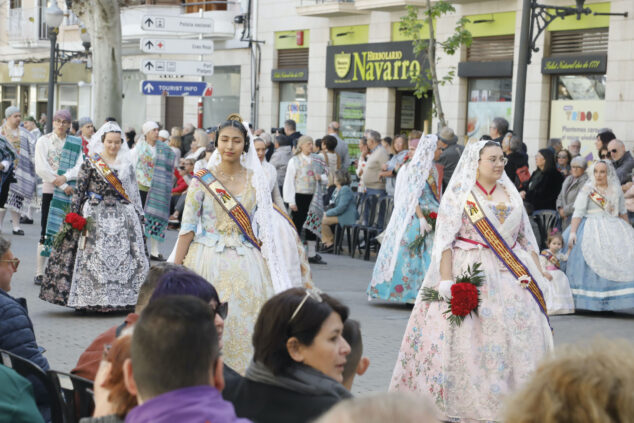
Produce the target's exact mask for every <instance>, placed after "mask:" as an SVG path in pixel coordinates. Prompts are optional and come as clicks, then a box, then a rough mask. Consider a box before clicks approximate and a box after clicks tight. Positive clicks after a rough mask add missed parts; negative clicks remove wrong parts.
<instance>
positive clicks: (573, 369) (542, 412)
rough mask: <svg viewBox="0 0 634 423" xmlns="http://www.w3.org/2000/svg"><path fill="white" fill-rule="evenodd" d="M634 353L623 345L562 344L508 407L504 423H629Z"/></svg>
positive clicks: (633, 408)
mask: <svg viewBox="0 0 634 423" xmlns="http://www.w3.org/2000/svg"><path fill="white" fill-rule="evenodd" d="M633 392H634V348H633V347H632V345H631V344H630V343H628V342H626V341H605V340H602V341H601V342H594V343H593V344H592V345H590V346H580V345H563V346H560V347H558V348H557V349H555V352H554V354H553V355H552V356H551V357H550V358H549V359H547V360H544V361H543V362H542V363H541V365H540V366H539V367H538V368H537V370H536V371H535V373H534V374H533V377H532V378H531V379H530V380H528V381H527V382H526V383H525V384H524V385H523V386H522V387H520V389H519V390H518V391H517V392H516V393H515V394H514V395H513V396H512V397H511V398H510V399H509V401H508V402H507V407H506V413H505V421H507V422H514V423H545V422H548V423H598V422H631V421H634V400H633V399H632V393H633Z"/></svg>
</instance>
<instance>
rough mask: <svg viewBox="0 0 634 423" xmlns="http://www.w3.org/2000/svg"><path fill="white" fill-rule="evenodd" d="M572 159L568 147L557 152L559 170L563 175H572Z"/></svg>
mask: <svg viewBox="0 0 634 423" xmlns="http://www.w3.org/2000/svg"><path fill="white" fill-rule="evenodd" d="M571 160H572V155H571V154H570V152H569V151H568V150H566V149H563V150H561V151H559V153H557V170H558V171H559V172H561V174H562V175H564V176H568V175H570V161H571Z"/></svg>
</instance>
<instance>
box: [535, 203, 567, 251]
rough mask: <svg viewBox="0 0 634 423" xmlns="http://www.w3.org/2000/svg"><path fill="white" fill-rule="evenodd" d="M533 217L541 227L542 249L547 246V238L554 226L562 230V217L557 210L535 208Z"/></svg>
mask: <svg viewBox="0 0 634 423" xmlns="http://www.w3.org/2000/svg"><path fill="white" fill-rule="evenodd" d="M533 218H534V219H535V222H536V223H537V227H538V228H539V235H540V238H541V242H540V244H539V245H540V249H544V248H546V247H547V246H546V240H547V239H548V234H550V231H552V230H553V228H557V229H559V230H560V231H561V217H560V216H559V213H557V212H556V211H555V210H535V211H534V212H533Z"/></svg>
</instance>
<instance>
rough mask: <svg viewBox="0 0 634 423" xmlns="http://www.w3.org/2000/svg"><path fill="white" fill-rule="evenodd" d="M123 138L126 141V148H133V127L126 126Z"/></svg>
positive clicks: (134, 132)
mask: <svg viewBox="0 0 634 423" xmlns="http://www.w3.org/2000/svg"><path fill="white" fill-rule="evenodd" d="M125 140H126V142H127V143H128V148H129V149H130V150H132V148H134V143H135V142H136V131H135V130H134V128H133V127H131V126H130V127H128V129H127V130H126V131H125Z"/></svg>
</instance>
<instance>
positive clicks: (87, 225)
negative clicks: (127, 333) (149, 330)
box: [40, 122, 149, 312]
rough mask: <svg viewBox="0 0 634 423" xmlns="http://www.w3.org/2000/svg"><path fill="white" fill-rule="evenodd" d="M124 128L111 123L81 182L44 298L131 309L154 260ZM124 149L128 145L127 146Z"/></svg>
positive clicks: (98, 140) (79, 305)
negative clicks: (123, 137)
mask: <svg viewBox="0 0 634 423" xmlns="http://www.w3.org/2000/svg"><path fill="white" fill-rule="evenodd" d="M121 132H122V131H121V128H119V126H118V125H117V124H116V123H113V122H108V123H106V124H105V125H103V126H102V127H101V128H100V129H99V131H98V132H97V134H95V135H94V136H93V144H94V145H95V146H96V147H95V151H93V153H94V154H93V156H91V157H87V158H86V160H84V163H83V164H82V166H81V168H80V171H79V175H78V178H77V190H76V192H75V194H74V195H73V199H72V203H71V206H70V210H69V212H68V213H67V214H66V217H65V219H64V223H63V225H62V228H61V229H60V232H59V233H58V235H57V238H56V239H55V240H54V242H53V245H54V246H53V251H52V252H51V257H50V259H49V261H48V265H47V268H46V272H45V274H44V279H43V282H42V287H41V290H40V298H41V299H43V300H45V301H48V302H50V303H53V304H60V305H66V306H69V307H73V308H75V309H78V310H86V311H98V312H107V311H116V310H130V309H132V308H133V307H134V305H135V304H136V300H137V296H138V293H139V287H140V286H141V283H142V282H143V281H144V280H145V276H146V274H147V272H148V269H149V262H148V257H147V252H146V248H145V242H144V240H143V229H142V223H143V208H142V206H141V198H140V196H139V190H138V188H137V183H136V177H135V173H134V168H133V165H132V162H131V161H130V160H129V158H128V154H127V152H128V151H129V149H128V146H127V144H122V141H121ZM122 145H123V147H122Z"/></svg>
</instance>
